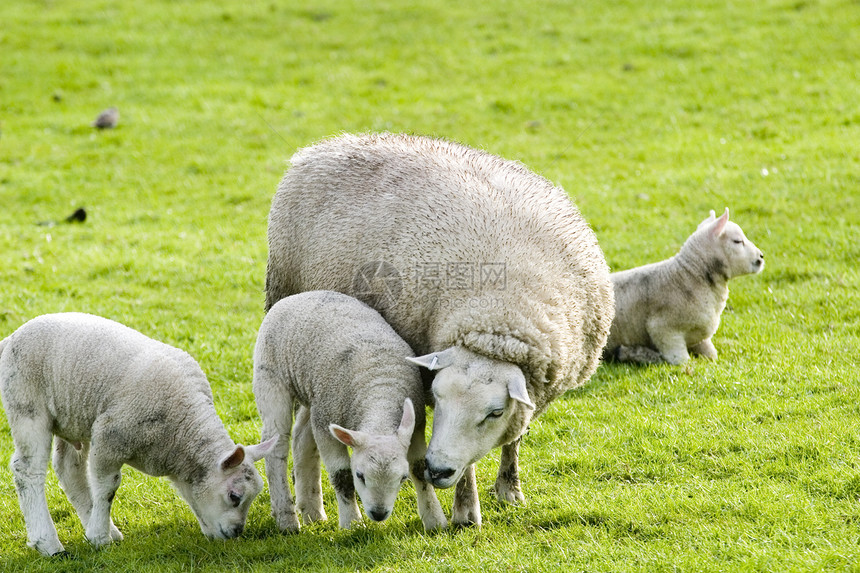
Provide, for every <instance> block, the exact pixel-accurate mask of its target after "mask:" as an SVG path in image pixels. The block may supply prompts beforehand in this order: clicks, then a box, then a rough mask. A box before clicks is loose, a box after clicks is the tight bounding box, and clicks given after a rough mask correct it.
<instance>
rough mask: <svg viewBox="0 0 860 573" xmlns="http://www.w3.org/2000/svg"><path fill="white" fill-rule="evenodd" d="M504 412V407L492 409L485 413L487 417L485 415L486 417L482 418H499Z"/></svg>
mask: <svg viewBox="0 0 860 573" xmlns="http://www.w3.org/2000/svg"><path fill="white" fill-rule="evenodd" d="M504 413H505V409H504V408H498V409H496V410H493V411H492V412H490V413H489V414H487V417H486V418H484V419H485V420H490V419H495V418H501V417H502V414H504Z"/></svg>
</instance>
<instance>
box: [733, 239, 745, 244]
mask: <svg viewBox="0 0 860 573" xmlns="http://www.w3.org/2000/svg"><path fill="white" fill-rule="evenodd" d="M734 243H735V244H736V245H743V244H744V241H743V239H735V240H734Z"/></svg>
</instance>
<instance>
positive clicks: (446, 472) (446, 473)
mask: <svg viewBox="0 0 860 573" xmlns="http://www.w3.org/2000/svg"><path fill="white" fill-rule="evenodd" d="M455 471H456V470H454V469H453V468H441V469H436V468H433V467H430V466H429V465H428V466H427V473H428V474H429V475H430V480H431V481H437V480H440V479H448V478H449V477H451V476H452V475H454V472H455Z"/></svg>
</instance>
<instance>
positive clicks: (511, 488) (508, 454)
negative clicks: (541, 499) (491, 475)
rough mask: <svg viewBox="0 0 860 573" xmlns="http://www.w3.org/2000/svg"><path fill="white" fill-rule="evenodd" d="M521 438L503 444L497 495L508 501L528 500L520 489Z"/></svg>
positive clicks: (519, 501) (497, 480)
mask: <svg viewBox="0 0 860 573" xmlns="http://www.w3.org/2000/svg"><path fill="white" fill-rule="evenodd" d="M519 448H520V438H517V439H516V440H515V441H513V442H511V443H510V444H505V445H504V446H502V457H501V460H499V473H498V475H497V476H496V485H495V489H496V497H497V498H498V500H499V501H502V502H507V503H522V502H524V501H525V500H526V498H525V496H524V495H523V492H522V490H521V489H520V473H519Z"/></svg>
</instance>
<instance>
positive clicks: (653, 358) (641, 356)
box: [615, 346, 665, 364]
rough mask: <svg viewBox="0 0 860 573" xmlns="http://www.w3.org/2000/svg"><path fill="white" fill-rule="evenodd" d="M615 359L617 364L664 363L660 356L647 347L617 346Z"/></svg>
mask: <svg viewBox="0 0 860 573" xmlns="http://www.w3.org/2000/svg"><path fill="white" fill-rule="evenodd" d="M615 358H616V360H618V361H619V362H633V363H636V364H660V363H662V362H665V360H663V355H662V354H660V353H659V352H657V351H656V350H653V349H651V348H648V347H647V346H619V347H618V349H617V350H616V351H615Z"/></svg>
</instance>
